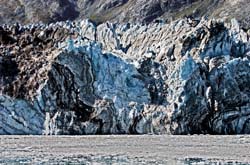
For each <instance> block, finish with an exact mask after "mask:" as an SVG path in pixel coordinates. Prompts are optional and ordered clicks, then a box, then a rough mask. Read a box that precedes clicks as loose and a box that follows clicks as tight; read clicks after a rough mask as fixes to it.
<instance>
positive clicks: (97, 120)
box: [0, 19, 250, 134]
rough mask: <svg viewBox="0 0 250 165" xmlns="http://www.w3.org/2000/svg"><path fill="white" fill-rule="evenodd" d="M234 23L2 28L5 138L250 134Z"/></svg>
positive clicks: (249, 92) (248, 76)
mask: <svg viewBox="0 0 250 165" xmlns="http://www.w3.org/2000/svg"><path fill="white" fill-rule="evenodd" d="M249 35H250V34H249V33H247V32H246V30H242V29H241V28H240V26H239V24H238V22H237V21H236V20H235V19H233V20H232V21H231V23H230V24H227V23H225V22H223V21H220V20H205V19H201V20H194V19H181V20H178V21H173V22H171V23H169V24H164V23H153V24H149V25H141V24H133V23H126V24H125V23H124V24H122V23H121V24H114V23H109V22H106V23H103V24H100V25H98V26H96V25H95V24H94V23H92V22H91V21H89V20H82V21H75V22H70V21H67V22H57V23H54V24H49V25H45V24H30V25H26V26H21V25H19V24H15V25H12V26H8V25H4V26H0V44H1V46H0V134H125V133H126V134H146V133H153V134H246V133H250V49H249V48H250V47H249V46H250V45H249V44H250V42H249Z"/></svg>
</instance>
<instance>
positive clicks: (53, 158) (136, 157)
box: [0, 135, 250, 165]
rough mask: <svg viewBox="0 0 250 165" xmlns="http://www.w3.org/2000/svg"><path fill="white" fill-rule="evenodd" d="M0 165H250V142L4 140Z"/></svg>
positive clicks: (132, 138)
mask: <svg viewBox="0 0 250 165" xmlns="http://www.w3.org/2000/svg"><path fill="white" fill-rule="evenodd" d="M0 164H87V165H88V164H89V165H92V164H94V165H95V164H97V165H99V164H101V165H102V164H108V165H111V164H170V165H172V164H173V165H175V164H177V165H178V164H187V165H189V164H190V165H193V164H199V165H201V164H211V165H214V164H216V165H219V164H230V165H231V164H236V165H243V164H244V165H245V164H249V165H250V136H207V135H206V136H204V135H201V136H168V135H160V136H155V135H143V136H128V135H124V136H0Z"/></svg>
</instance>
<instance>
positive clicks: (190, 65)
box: [179, 57, 197, 80]
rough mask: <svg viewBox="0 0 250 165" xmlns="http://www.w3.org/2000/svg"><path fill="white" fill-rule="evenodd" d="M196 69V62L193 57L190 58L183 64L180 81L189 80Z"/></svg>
mask: <svg viewBox="0 0 250 165" xmlns="http://www.w3.org/2000/svg"><path fill="white" fill-rule="evenodd" d="M196 67H197V65H196V63H195V61H194V60H193V59H192V58H191V57H188V58H187V60H185V61H184V62H183V63H182V64H181V67H180V73H179V76H180V79H182V80H186V79H188V78H189V77H190V76H191V74H192V73H193V71H194V69H195V68H196Z"/></svg>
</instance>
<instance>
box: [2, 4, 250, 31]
mask: <svg viewBox="0 0 250 165" xmlns="http://www.w3.org/2000/svg"><path fill="white" fill-rule="evenodd" d="M249 9H250V3H249V0H32V1H31V0H1V1H0V24H4V23H6V24H13V23H15V22H20V23H24V24H27V23H34V22H40V21H42V22H44V23H51V22H57V21H66V20H71V21H72V20H79V19H80V20H81V19H86V18H89V19H91V20H92V21H95V22H96V23H97V24H99V23H103V22H105V21H112V22H133V23H134V22H140V23H150V22H153V21H155V20H157V19H162V20H164V21H166V22H169V21H171V20H177V19H180V18H183V17H186V16H190V17H195V18H196V17H201V16H207V17H210V18H224V19H225V20H230V19H231V18H237V20H239V21H240V24H241V25H242V27H248V28H249V27H250V26H249V25H250V24H249Z"/></svg>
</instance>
